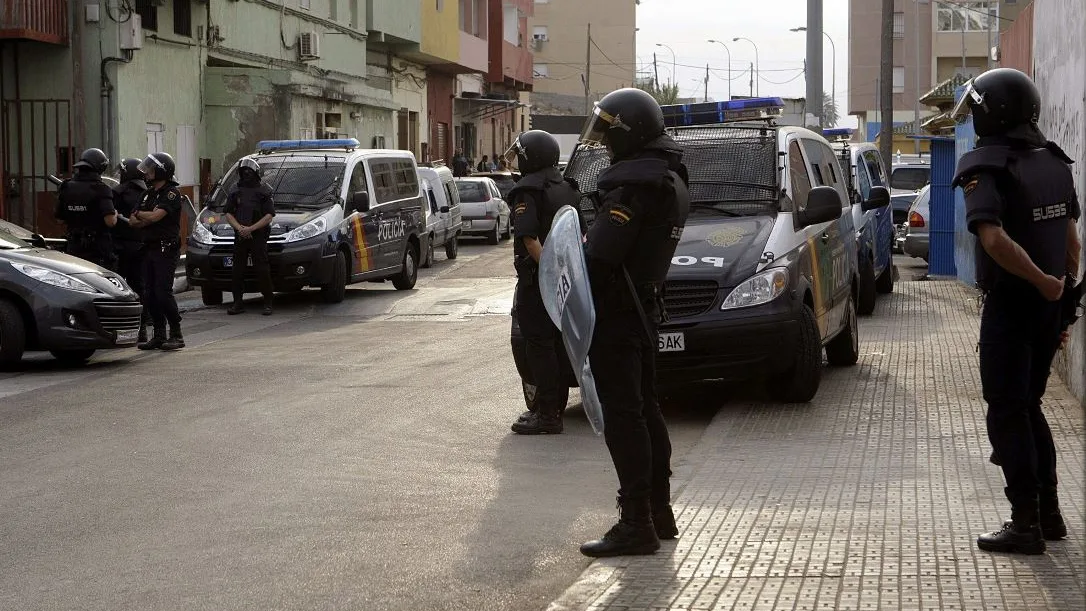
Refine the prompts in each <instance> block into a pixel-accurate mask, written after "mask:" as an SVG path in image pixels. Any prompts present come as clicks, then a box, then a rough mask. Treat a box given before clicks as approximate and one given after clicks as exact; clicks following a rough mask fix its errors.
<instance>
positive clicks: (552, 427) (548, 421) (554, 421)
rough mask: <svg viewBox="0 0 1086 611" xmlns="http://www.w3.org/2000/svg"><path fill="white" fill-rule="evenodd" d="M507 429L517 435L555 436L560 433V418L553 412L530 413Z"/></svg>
mask: <svg viewBox="0 0 1086 611" xmlns="http://www.w3.org/2000/svg"><path fill="white" fill-rule="evenodd" d="M522 417H523V416H522ZM509 428H511V429H513V432H514V433H517V434H519V435H540V434H544V433H545V434H548V435H557V434H559V433H561V432H562V417H561V416H559V415H557V414H554V413H553V412H548V413H543V412H541V411H540V412H531V413H529V414H528V417H527V418H524V419H523V420H519V419H518V420H517V421H516V422H514V423H513V426H511V427H509Z"/></svg>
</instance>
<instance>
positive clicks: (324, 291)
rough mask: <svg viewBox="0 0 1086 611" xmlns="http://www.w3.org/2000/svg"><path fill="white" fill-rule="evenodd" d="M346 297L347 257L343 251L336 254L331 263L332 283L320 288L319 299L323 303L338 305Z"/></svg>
mask: <svg viewBox="0 0 1086 611" xmlns="http://www.w3.org/2000/svg"><path fill="white" fill-rule="evenodd" d="M346 296H347V257H346V256H344V254H343V251H342V250H340V251H337V252H336V260H335V261H334V262H333V263H332V281H331V282H329V283H328V284H326V285H324V286H322V287H321V299H323V300H324V302H325V303H339V302H341V301H343V299H344V298H345V297H346Z"/></svg>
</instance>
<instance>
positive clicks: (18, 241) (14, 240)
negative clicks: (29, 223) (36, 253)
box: [0, 225, 32, 250]
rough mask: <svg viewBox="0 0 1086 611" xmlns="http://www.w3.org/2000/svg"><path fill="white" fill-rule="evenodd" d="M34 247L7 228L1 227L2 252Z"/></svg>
mask: <svg viewBox="0 0 1086 611" xmlns="http://www.w3.org/2000/svg"><path fill="white" fill-rule="evenodd" d="M31 246H32V245H31V244H30V242H27V241H25V240H23V239H22V238H20V237H18V236H16V235H15V234H14V233H12V232H11V231H9V230H8V228H7V227H4V226H3V225H0V250H14V249H16V248H30V247H31Z"/></svg>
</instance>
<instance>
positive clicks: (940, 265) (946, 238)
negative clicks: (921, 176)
mask: <svg viewBox="0 0 1086 611" xmlns="http://www.w3.org/2000/svg"><path fill="white" fill-rule="evenodd" d="M957 161H958V158H957V156H956V155H955V151H954V140H953V139H951V138H932V139H931V197H930V199H929V204H928V206H929V208H928V214H929V216H930V218H929V219H928V220H929V222H930V223H931V227H930V229H929V230H928V239H929V240H930V242H929V245H928V250H929V263H928V272H929V273H930V274H931V275H933V276H955V275H957V270H956V268H955V265H954V244H955V228H956V224H955V222H954V220H955V218H954V217H955V214H954V209H955V206H954V190H953V189H952V188H951V186H950V182H951V181H952V180H953V179H954V167H955V166H956V165H957Z"/></svg>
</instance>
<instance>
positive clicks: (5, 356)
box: [0, 299, 26, 368]
mask: <svg viewBox="0 0 1086 611" xmlns="http://www.w3.org/2000/svg"><path fill="white" fill-rule="evenodd" d="M25 348H26V329H25V328H23V316H22V314H20V313H19V308H16V307H15V304H14V303H11V302H10V301H7V300H4V299H0V368H4V367H7V366H10V365H14V364H16V363H18V362H19V361H20V360H22V358H23V350H24V349H25Z"/></svg>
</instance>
